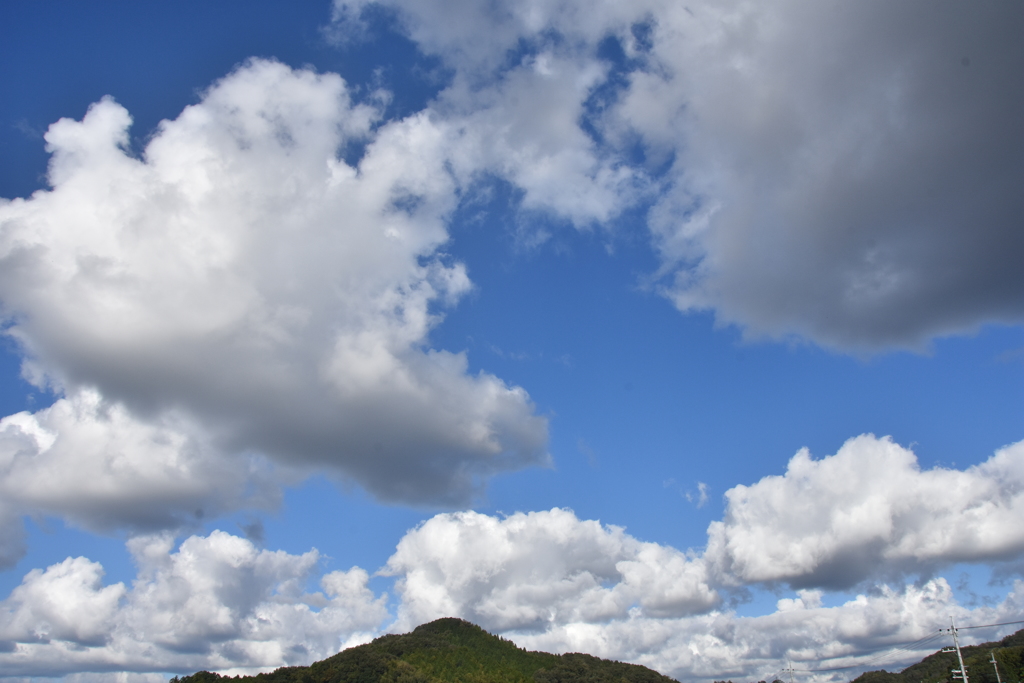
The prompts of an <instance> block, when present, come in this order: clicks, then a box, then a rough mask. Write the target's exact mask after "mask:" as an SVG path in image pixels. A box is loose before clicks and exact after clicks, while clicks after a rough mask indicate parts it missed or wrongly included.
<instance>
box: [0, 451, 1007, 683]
mask: <svg viewBox="0 0 1024 683" xmlns="http://www.w3.org/2000/svg"><path fill="white" fill-rule="evenodd" d="M1022 468H1024V442H1021V443H1019V444H1015V445H1013V446H1010V447H1007V448H1005V449H1002V450H1000V451H998V452H997V453H996V454H995V455H993V456H992V458H990V459H989V460H987V461H986V462H984V463H982V464H980V465H976V466H974V467H971V468H968V469H967V470H964V471H957V470H946V469H933V470H927V471H921V470H919V469H918V468H917V465H916V460H915V458H914V456H913V454H912V453H910V452H909V451H907V450H906V449H903V448H901V447H899V446H897V445H895V444H893V443H891V442H890V441H889V440H887V439H876V438H874V437H872V436H862V437H858V438H856V439H851V440H850V441H849V442H848V443H847V444H846V445H844V447H843V448H842V449H840V451H839V452H838V453H837V454H836V455H834V456H830V457H828V458H825V459H823V460H820V461H813V460H811V459H810V458H809V456H808V455H807V454H806V452H801V453H798V454H797V455H796V456H795V457H794V458H793V460H792V461H791V463H790V466H789V469H788V470H787V472H786V474H785V475H784V476H771V477H765V478H764V479H762V480H761V481H760V482H757V483H756V484H753V485H751V486H737V487H734V488H733V489H730V490H729V491H728V492H727V493H726V500H727V510H726V516H725V518H724V519H723V520H722V521H718V522H714V523H712V525H711V526H710V528H709V543H708V548H707V550H706V552H704V553H698V552H694V551H687V552H683V551H681V550H679V549H676V548H672V547H670V546H665V545H661V544H658V543H652V542H645V541H641V540H639V539H637V538H634V537H633V536H631V535H629V534H628V533H626V532H625V530H623V529H621V528H619V527H615V526H606V525H603V524H601V523H600V522H598V521H596V520H581V519H579V518H577V517H576V515H575V514H573V513H572V512H571V511H569V510H563V509H557V508H556V509H553V510H549V511H541V512H530V513H516V514H514V515H510V516H508V517H494V516H489V515H484V514H480V513H476V512H459V513H445V514H439V515H436V516H434V517H432V518H431V519H429V520H427V521H426V522H424V523H422V524H420V525H419V526H417V527H415V528H413V529H410V530H409V531H408V532H406V534H405V535H404V536H403V537H402V539H401V540H400V541H399V542H398V544H397V547H396V549H395V552H394V554H393V555H392V556H391V558H390V559H389V560H388V562H387V564H386V565H385V567H384V568H382V569H381V570H380V571H379V572H378V574H381V575H384V576H391V577H395V594H396V597H397V604H396V612H395V613H394V614H393V615H392V614H389V613H388V610H387V608H386V602H387V596H386V595H376V594H374V592H373V591H371V590H370V589H369V587H368V580H369V576H368V575H367V573H366V572H365V571H363V570H362V569H359V568H358V567H356V568H353V569H351V570H349V571H347V572H341V571H334V572H330V573H327V574H325V575H323V576H321V577H319V580H320V586H321V588H322V592H313V593H310V592H307V589H306V586H307V584H308V583H310V582H311V581H312V580H314V579H316V578H317V577H318V574H319V571H320V570H319V565H320V559H319V555H318V553H317V552H316V551H315V550H311V551H310V552H308V553H305V554H303V555H291V554H288V553H285V552H280V551H278V552H271V551H267V550H262V551H261V550H257V548H256V547H255V546H254V545H253V544H252V543H251V542H249V541H247V540H245V539H242V538H238V537H235V536H231V535H229V534H226V533H224V532H219V531H218V532H214V533H212V534H210V535H209V536H207V537H199V536H193V537H190V538H188V539H186V540H185V541H184V542H183V543H182V544H181V546H180V548H178V549H177V550H174V547H173V538H172V536H171V535H170V534H167V533H162V534H154V535H148V536H146V535H143V536H137V537H135V538H133V539H132V540H131V541H129V549H130V551H131V553H132V555H133V557H134V559H135V562H136V565H137V566H138V568H139V571H138V575H137V577H136V580H135V581H134V582H133V583H132V585H131V587H126V586H125V585H123V584H121V583H116V584H113V585H110V586H104V585H102V580H101V579H102V568H101V567H100V566H99V565H98V564H96V563H94V562H90V561H89V560H87V559H85V558H68V559H67V560H66V561H64V562H63V563H60V564H56V565H53V566H51V567H49V568H47V569H46V570H34V571H32V572H30V573H29V574H28V575H26V577H25V579H24V581H23V583H22V585H21V586H19V587H18V588H17V589H15V590H14V591H13V592H12V594H11V596H10V597H8V598H7V599H6V600H5V601H3V602H2V603H0V669H2V670H4V671H5V672H7V671H11V672H12V673H13V674H14V675H26V676H28V675H51V674H54V675H56V674H61V673H64V672H72V671H78V672H89V671H91V672H102V671H128V672H136V673H140V674H142V673H147V672H152V671H154V670H162V671H168V670H174V671H180V670H198V669H200V668H207V669H215V670H220V671H230V672H236V671H239V672H240V671H254V670H258V669H262V670H266V669H271V668H274V667H277V666H281V665H284V664H301V663H307V662H310V661H313V660H315V659H319V658H322V657H324V656H326V655H329V654H331V653H333V652H334V651H336V649H337V648H338V647H340V646H342V645H344V644H346V643H348V644H353V643H358V642H364V641H365V640H367V639H368V638H370V637H372V636H373V635H374V634H376V633H380V632H383V631H391V632H401V631H406V630H409V629H411V628H413V627H415V626H416V625H418V624H420V623H423V622H425V621H429V620H432V619H436V618H439V617H445V616H458V617H462V618H466V619H469V620H471V621H474V622H476V623H478V624H480V625H482V626H483V627H484V628H486V629H488V630H490V631H492V632H495V633H500V634H501V635H503V636H505V637H507V638H511V639H513V640H514V641H515V642H516V643H518V644H519V645H521V646H524V647H527V648H530V649H542V650H547V651H554V652H572V651H582V652H589V653H591V654H594V655H597V656H601V657H608V658H613V659H619V660H624V661H630V662H636V663H640V664H644V665H646V666H650V667H652V668H654V669H657V670H658V671H661V672H663V673H666V674H668V675H670V676H674V677H678V678H680V679H684V678H685V679H687V680H711V679H722V678H733V679H748V680H758V679H764V680H769V679H770V678H769V677H771V676H774V675H777V674H778V673H779V672H780V670H781V669H782V668H783V667H784V666H786V665H787V663H790V662H791V663H793V664H794V665H795V666H796V667H797V668H800V669H807V670H818V669H828V668H835V667H849V668H846V669H843V670H841V671H831V672H820V673H818V674H815V675H813V676H811V678H812V679H813V680H815V681H821V682H824V681H840V680H849V679H850V678H852V677H854V676H855V675H856V674H857V673H858V672H859V671H861V670H864V669H867V668H870V669H874V668H878V667H879V666H882V665H885V666H887V667H889V668H892V667H894V666H899V665H901V664H905V663H909V662H910V661H914V660H915V659H918V658H920V657H922V656H923V655H925V654H929V653H930V652H932V651H934V650H935V649H937V647H938V646H939V645H940V644H941V643H939V642H938V641H929V642H926V643H922V644H921V645H920V649H919V650H912V651H906V650H901V651H896V652H893V653H891V655H889V656H887V657H886V658H885V659H879V652H884V651H887V650H888V649H889V648H895V647H897V646H900V647H902V646H904V645H906V644H907V643H909V642H912V641H916V640H918V639H921V638H924V637H926V636H930V635H935V634H936V633H937V631H936V629H938V628H941V627H944V626H946V625H947V624H948V619H949V617H950V615H952V616H953V617H954V618H955V619H956V620H957V622H958V623H960V624H961V625H963V624H992V623H1005V622H1011V621H1015V620H1018V619H1020V618H1021V615H1022V614H1024V597H1022V596H1024V582H1022V581H1020V580H1019V579H1018V580H1016V581H1015V582H1014V583H1013V586H1012V588H1011V589H1010V590H1009V591H1008V593H1007V594H1006V596H1005V598H1004V599H1003V600H1002V602H1000V603H998V604H995V603H993V604H985V605H984V606H981V607H977V608H974V609H968V608H966V607H964V606H962V605H960V604H958V602H957V600H956V598H955V597H954V593H953V590H952V588H951V587H950V585H949V583H948V582H947V580H946V579H944V578H941V577H936V576H934V575H933V574H931V570H933V569H936V568H939V567H940V566H941V565H943V564H948V563H952V562H976V563H980V562H991V561H992V560H993V559H1006V560H1011V559H1013V558H1019V557H1020V556H1021V555H1024V542H1022V541H1021V538H1020V534H1019V533H1015V532H1016V530H1017V529H1018V528H1021V527H1024V524H1021V511H1020V507H1019V505H1020V502H1019V501H1020V496H1021V495H1022V490H1024V485H1022V481H1024V478H1022V477H1021V473H1022V471H1024V469H1022ZM936 492H940V493H941V494H942V495H939V494H938V493H936ZM783 503H784V504H783ZM954 523H955V524H959V525H960V526H959V527H956V526H955V524H954ZM954 528H956V529H957V531H955V532H953V533H950V532H949V530H950V529H954ZM878 547H882V548H883V550H882V551H877V550H876V549H877V548H878ZM815 552H817V553H818V554H817V555H815V554H814V553H815ZM857 553H862V554H864V555H866V556H868V558H869V560H870V561H869V562H867V563H861V564H855V565H854V567H855V569H858V570H863V572H862V574H861V575H856V576H854V574H851V573H850V572H846V573H842V572H838V570H837V569H836V567H837V565H838V564H839V561H840V560H836V559H835V558H840V559H844V558H845V559H848V558H850V557H852V556H854V555H856V554H857ZM808 557H811V558H812V560H813V561H805V560H806V558H808ZM907 573H910V574H914V573H917V574H918V575H917V576H914V577H912V578H913V579H914V580H913V581H910V582H908V581H904V580H903V579H902V578H901V576H900V575H904V574H907ZM922 574H923V575H922ZM851 576H853V578H854V579H856V580H857V581H860V582H861V583H860V586H859V588H860V590H861V592H860V594H858V595H855V596H854V597H852V598H848V599H846V600H845V601H844V602H843V603H842V604H838V605H836V604H834V602H835V596H834V595H831V596H830V595H829V594H828V593H826V590H827V589H829V588H830V587H831V586H836V585H846V584H848V583H849V582H850V581H851V580H852V579H851ZM765 582H767V583H768V584H769V587H771V585H770V584H772V583H774V584H776V585H775V586H774V589H775V590H776V591H777V592H778V594H779V599H778V602H777V604H776V608H775V610H774V611H772V612H770V613H767V614H763V615H761V616H756V617H740V616H738V615H737V614H736V613H735V612H733V611H730V610H729V609H728V608H727V604H728V603H727V602H726V601H725V600H724V599H723V597H728V596H729V593H730V591H731V590H732V589H734V588H736V587H740V588H743V587H755V588H756V587H762V588H763V587H764V585H765ZM780 582H788V583H790V584H793V585H803V586H812V585H816V586H820V588H803V589H800V590H797V591H796V592H795V594H786V593H784V592H782V589H781V588H780V587H779V586H778V585H777V584H778V583H780ZM830 602H831V603H833V604H832V605H829V604H828V603H830ZM1005 632H1008V630H1007V629H1006V628H1004V629H1003V630H1002V631H1001V633H1005ZM965 633H966V632H965ZM969 633H970V634H973V637H981V638H991V637H993V636H995V635H996V633H995V632H976V631H971V632H969Z"/></svg>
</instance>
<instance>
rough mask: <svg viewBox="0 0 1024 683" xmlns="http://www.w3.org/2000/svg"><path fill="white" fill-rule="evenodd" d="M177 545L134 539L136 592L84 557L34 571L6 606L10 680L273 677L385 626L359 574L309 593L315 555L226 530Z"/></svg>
mask: <svg viewBox="0 0 1024 683" xmlns="http://www.w3.org/2000/svg"><path fill="white" fill-rule="evenodd" d="M172 546H173V539H172V538H171V537H170V536H166V535H156V536H149V537H137V538H135V539H134V540H132V541H131V542H130V543H129V547H130V549H131V550H132V553H133V556H134V558H135V560H136V563H137V565H138V566H139V574H138V577H137V578H136V580H135V582H134V583H133V585H132V586H131V587H130V588H127V587H125V585H124V584H122V583H115V584H113V585H110V586H103V585H102V581H101V579H102V576H103V569H102V567H101V566H100V565H99V564H98V563H95V562H91V561H89V560H87V559H86V558H82V557H79V558H70V557H69V558H68V559H67V560H65V561H64V562H62V563H60V564H56V565H53V566H51V567H48V568H47V569H46V570H45V571H44V570H38V569H36V570H33V571H32V572H29V574H27V575H26V576H25V578H24V580H23V581H22V584H21V585H20V586H18V587H17V588H15V589H14V591H13V592H12V593H11V595H10V596H9V597H8V598H7V599H6V600H4V601H3V602H0V615H3V617H4V618H3V619H2V620H0V645H6V647H0V668H2V669H3V671H4V674H5V675H7V676H17V675H24V676H56V675H61V674H65V673H70V672H113V671H126V672H138V673H146V672H153V671H187V672H191V671H196V670H199V669H204V668H205V669H217V670H221V671H253V670H268V669H273V668H276V667H279V666H285V665H292V664H306V663H310V662H312V661H315V660H317V659H322V658H324V657H327V656H329V655H331V654H334V653H335V652H337V651H338V650H339V649H340V648H341V647H343V646H345V645H351V644H354V643H358V642H363V641H365V640H367V639H368V638H369V637H371V634H372V633H373V632H374V631H375V630H376V629H377V628H378V626H379V625H380V624H381V622H382V621H383V620H384V619H385V618H386V616H387V609H386V607H385V604H384V603H385V601H386V596H380V597H378V596H376V595H374V594H373V592H372V591H371V590H370V589H369V588H368V587H367V581H368V578H369V577H368V575H367V573H366V572H365V571H363V570H362V569H359V568H358V567H354V568H352V569H350V570H349V571H347V572H345V571H333V572H330V573H327V574H325V575H324V576H323V577H321V579H320V585H321V587H322V589H323V590H322V592H315V593H307V592H306V591H305V589H304V587H305V583H306V580H307V579H308V578H309V577H310V576H311V575H314V573H315V571H316V570H317V568H318V565H319V560H320V557H319V554H318V553H317V551H316V550H311V551H309V552H307V553H305V554H303V555H290V554H288V553H285V552H282V551H277V552H271V551H267V550H257V549H256V548H255V547H254V546H253V545H252V544H251V543H250V542H249V541H246V540H245V539H241V538H238V537H235V536H231V535H229V534H226V533H224V532H220V531H215V532H213V533H212V534H210V535H209V536H207V537H200V536H192V537H190V538H188V539H186V540H185V541H184V542H183V543H182V544H181V547H180V548H179V549H178V550H177V551H174V552H172Z"/></svg>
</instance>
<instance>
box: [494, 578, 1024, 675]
mask: <svg viewBox="0 0 1024 683" xmlns="http://www.w3.org/2000/svg"><path fill="white" fill-rule="evenodd" d="M1022 595H1024V582H1018V583H1017V584H1016V585H1015V587H1014V590H1013V591H1012V592H1010V594H1009V595H1008V596H1007V598H1006V600H1005V601H1004V602H1002V603H1001V604H999V605H997V606H995V607H984V608H977V609H974V610H968V609H965V608H963V607H961V606H960V605H958V604H957V603H956V600H955V599H954V597H953V594H952V590H951V589H950V587H949V584H948V583H947V582H946V581H945V580H944V579H934V580H931V581H928V582H926V583H924V584H922V585H920V586H915V585H907V586H904V587H902V588H900V589H893V588H890V587H888V586H881V587H879V588H877V589H876V590H875V591H874V592H873V593H872V594H865V595H858V596H856V597H855V598H853V599H852V600H849V601H848V602H846V603H844V604H842V605H838V606H836V607H823V606H821V605H820V597H821V596H820V593H816V592H813V591H811V592H803V593H802V596H801V597H798V598H796V599H783V600H780V601H779V606H778V609H777V610H776V611H775V612H772V613H770V614H766V615H763V616H758V617H738V616H736V615H735V614H734V613H731V612H718V611H715V612H711V613H709V614H706V615H700V616H690V617H682V618H671V619H651V618H644V617H633V618H630V619H616V620H612V621H608V622H604V623H593V622H590V623H586V622H578V623H571V624H564V625H559V626H555V627H552V628H551V629H550V630H548V631H545V632H543V633H532V634H531V633H515V634H506V635H510V636H511V638H512V639H513V640H515V642H517V643H518V644H519V645H521V646H523V647H526V648H528V649H543V650H548V651H552V652H589V653H592V654H594V655H597V656H600V657H607V658H613V659H619V660H624V661H630V662H635V663H638V664H643V665H645V666H649V667H651V668H653V669H656V670H657V671H660V672H662V673H665V674H667V675H669V676H673V677H675V678H678V679H680V680H706V681H710V680H713V679H718V680H721V679H723V678H731V679H734V680H740V679H747V680H759V679H760V680H772V678H773V677H778V678H782V675H781V673H782V669H783V668H785V667H787V666H789V665H790V664H792V665H793V666H794V667H795V668H797V669H802V670H804V671H816V670H820V669H831V668H840V667H843V670H841V671H830V672H821V673H817V674H810V675H809V674H806V673H804V674H802V675H803V676H805V677H807V678H809V679H811V680H814V681H847V680H850V679H852V678H854V677H856V676H857V674H858V673H859V672H861V671H864V670H866V669H877V668H880V667H883V666H884V667H886V668H889V669H893V668H895V667H898V666H900V665H905V664H907V663H911V662H913V661H915V660H917V659H920V658H921V657H923V656H925V655H928V654H931V653H932V652H934V651H935V650H936V649H938V648H939V647H940V646H943V645H946V644H947V643H946V641H945V640H938V639H936V640H931V641H928V642H926V643H923V644H922V645H921V647H920V649H918V650H909V651H906V650H903V651H892V648H897V647H904V646H906V644H907V643H911V642H913V641H917V640H920V639H923V638H925V637H927V636H929V635H936V634H937V629H938V628H939V627H941V626H942V625H948V623H949V617H950V615H953V616H954V617H955V618H956V619H957V621H958V622H959V623H961V624H962V623H998V622H1000V621H1005V620H1007V619H1013V618H1019V616H1020V614H1021V610H1022V609H1024V602H1022ZM1010 630H1012V629H1010ZM1002 632H1003V633H1005V632H1009V631H1008V630H1007V629H1005V628H1004V629H1003V631H1002ZM988 635H990V634H986V636H988ZM880 652H882V653H885V652H889V654H888V655H887V656H885V655H880V654H879V653H880ZM846 667H848V668H846Z"/></svg>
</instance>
